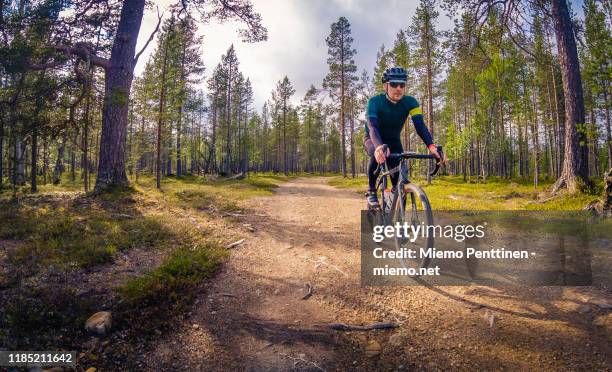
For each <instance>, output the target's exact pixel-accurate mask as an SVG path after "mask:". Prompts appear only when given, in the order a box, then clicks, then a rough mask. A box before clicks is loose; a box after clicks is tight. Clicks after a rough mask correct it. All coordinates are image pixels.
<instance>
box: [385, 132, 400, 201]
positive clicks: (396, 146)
mask: <svg viewBox="0 0 612 372" xmlns="http://www.w3.org/2000/svg"><path fill="white" fill-rule="evenodd" d="M389 150H390V151H391V153H392V154H400V153H402V152H404V148H403V147H402V143H401V142H394V143H391V144H390V145H389ZM400 161H401V159H398V158H394V159H387V166H388V167H389V169H393V168H395V167H397V166H398V165H399V163H400ZM398 179H399V172H396V173H393V174H392V175H391V184H392V185H393V190H395V186H396V185H397V181H398Z"/></svg>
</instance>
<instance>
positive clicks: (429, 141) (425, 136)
mask: <svg viewBox="0 0 612 372" xmlns="http://www.w3.org/2000/svg"><path fill="white" fill-rule="evenodd" d="M410 118H412V124H414V129H416V132H417V134H418V135H419V137H421V139H422V140H423V142H425V145H426V146H427V147H428V148H429V146H430V145H433V143H434V142H433V138H431V133H429V129H427V126H426V125H425V119H423V111H422V110H421V108H420V107H415V108H413V109H412V110H410Z"/></svg>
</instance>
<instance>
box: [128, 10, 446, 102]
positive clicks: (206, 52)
mask: <svg viewBox="0 0 612 372" xmlns="http://www.w3.org/2000/svg"><path fill="white" fill-rule="evenodd" d="M155 3H156V5H157V6H159V8H160V11H161V10H164V9H165V8H166V7H167V6H168V4H169V3H171V1H168V0H161V1H156V2H155ZM252 3H253V6H254V8H255V10H256V11H257V12H259V13H260V14H261V17H262V22H263V25H264V26H265V27H266V28H267V29H268V40H267V41H264V42H259V43H253V44H249V43H243V42H242V41H241V40H240V37H239V36H238V34H237V32H236V30H237V29H238V28H239V26H240V25H239V24H237V23H236V22H235V21H234V22H228V23H226V24H218V23H214V22H213V23H207V24H204V25H202V24H200V26H199V32H200V33H201V34H202V35H203V36H204V44H203V46H202V59H203V61H204V65H205V66H206V72H205V78H206V79H207V78H208V77H210V74H211V73H212V70H213V69H214V67H215V66H216V65H217V63H218V62H219V61H220V60H221V55H223V54H225V53H226V52H227V49H228V48H229V46H230V45H231V44H234V48H235V49H236V54H237V56H238V61H239V63H240V67H239V69H240V71H241V72H242V73H243V74H244V75H245V76H246V77H248V78H250V79H251V83H252V85H253V91H254V105H255V108H256V109H257V110H259V109H261V106H262V105H263V104H264V102H265V101H266V100H268V99H269V98H270V96H271V92H272V90H273V89H274V88H275V86H276V83H277V82H278V81H279V80H281V79H282V78H283V77H284V76H285V75H287V77H288V78H289V80H290V81H291V82H292V84H293V87H294V89H295V91H296V93H295V94H294V96H293V97H292V102H293V103H294V104H298V103H299V102H300V100H301V99H302V98H303V97H304V95H305V94H306V91H307V90H308V88H309V87H310V85H311V84H314V85H315V87H320V86H321V84H322V81H323V78H324V77H325V75H326V74H327V72H328V66H327V62H326V61H327V44H326V43H325V38H326V37H327V36H328V35H329V33H330V30H331V28H330V27H331V24H332V23H333V22H336V21H337V20H338V18H340V17H341V16H344V17H346V18H347V19H348V21H349V23H350V24H351V32H352V35H353V39H354V42H353V48H354V49H356V50H357V55H356V56H355V63H356V65H357V69H358V70H357V71H358V75H361V71H362V70H363V69H364V68H365V69H366V70H367V71H368V73H369V74H370V76H371V75H372V72H373V70H374V65H375V62H376V52H377V51H378V49H379V48H380V46H381V45H382V44H383V43H384V44H385V46H386V47H390V46H392V45H393V41H394V40H395V35H396V33H397V32H398V31H399V30H400V29H406V28H407V26H408V24H409V23H410V20H411V19H412V17H413V16H414V13H415V9H416V7H417V5H418V1H412V0H389V1H384V2H383V1H380V0H378V1H376V0H363V1H356V0H253V1H252ZM383 3H384V5H383ZM164 15H165V16H166V17H167V16H168V12H167V11H166V12H165V14H164ZM156 23H157V11H156V10H155V9H148V10H147V11H146V12H145V16H144V19H143V23H142V26H141V30H140V34H139V38H138V46H137V49H136V50H140V48H141V46H142V45H144V43H145V42H146V40H147V39H148V38H149V35H150V34H151V32H152V31H153V30H154V29H155V25H156ZM438 23H439V27H440V28H442V29H446V28H450V27H452V22H451V20H450V19H448V18H447V17H446V16H444V13H443V12H440V17H439V22H438ZM154 49H155V44H154V42H151V44H149V46H148V48H147V50H146V51H145V53H143V55H142V56H141V57H140V59H139V61H138V65H137V66H136V74H137V75H139V74H141V73H142V70H143V69H144V65H145V63H146V61H147V59H148V58H149V56H150V55H151V53H152V52H153V51H154Z"/></svg>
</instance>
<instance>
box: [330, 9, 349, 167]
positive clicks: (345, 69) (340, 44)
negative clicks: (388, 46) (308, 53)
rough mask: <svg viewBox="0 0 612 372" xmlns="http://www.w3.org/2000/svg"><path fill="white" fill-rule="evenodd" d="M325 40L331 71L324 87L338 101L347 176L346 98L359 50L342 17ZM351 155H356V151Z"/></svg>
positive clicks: (342, 164)
mask: <svg viewBox="0 0 612 372" xmlns="http://www.w3.org/2000/svg"><path fill="white" fill-rule="evenodd" d="M325 41H326V42H327V46H328V49H327V54H328V58H327V65H328V66H329V73H328V74H327V76H326V77H325V79H324V80H323V88H325V89H327V90H328V92H329V93H330V97H331V98H332V99H334V100H335V101H337V102H338V106H339V107H338V111H339V120H340V137H341V141H340V143H341V154H342V155H341V162H340V164H341V170H342V176H343V177H346V111H347V102H346V98H347V92H348V91H350V90H351V88H352V86H353V84H354V82H355V81H356V80H357V77H356V76H355V72H356V71H357V66H356V65H355V61H354V60H353V57H354V55H355V54H356V53H357V51H356V50H355V49H353V48H352V43H353V37H352V36H351V25H350V24H349V22H348V20H347V19H346V18H344V17H340V18H339V19H338V21H337V22H335V23H333V24H332V25H331V32H330V34H329V36H328V37H327V38H326V39H325ZM351 138H352V134H351ZM351 156H354V153H353V154H351ZM353 163H354V161H353ZM353 173H354V172H353Z"/></svg>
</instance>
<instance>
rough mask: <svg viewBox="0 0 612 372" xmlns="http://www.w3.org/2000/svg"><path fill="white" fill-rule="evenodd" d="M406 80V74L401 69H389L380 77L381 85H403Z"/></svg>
mask: <svg viewBox="0 0 612 372" xmlns="http://www.w3.org/2000/svg"><path fill="white" fill-rule="evenodd" d="M407 80H408V73H407V72H406V70H405V69H404V68H402V67H391V68H388V69H386V70H385V72H384V73H383V76H382V82H383V83H389V82H397V83H405V82H406V81H407Z"/></svg>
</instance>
